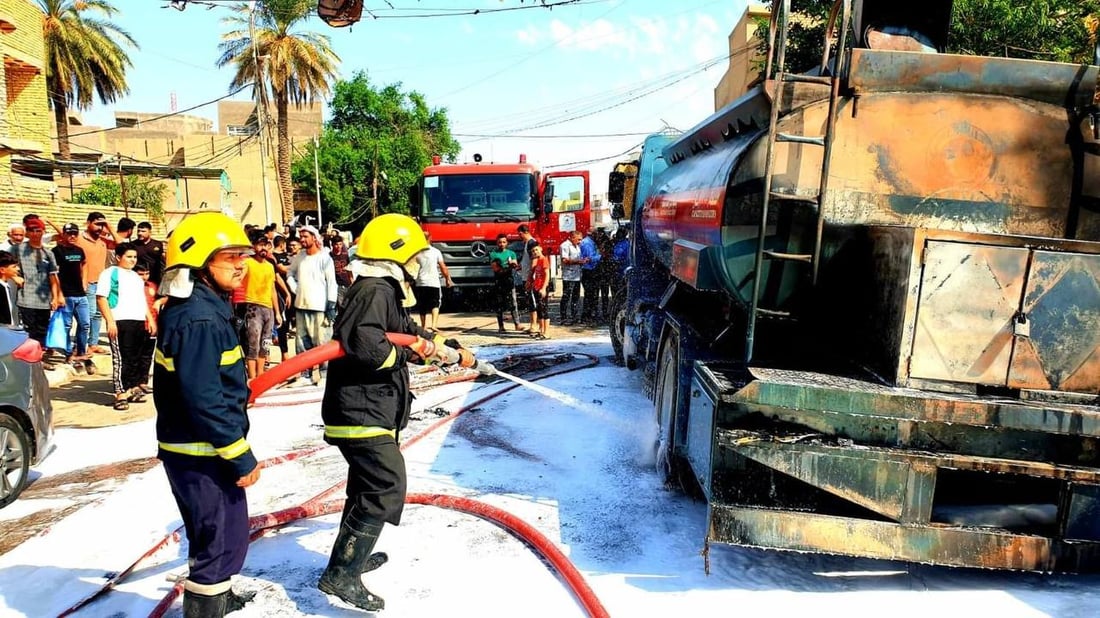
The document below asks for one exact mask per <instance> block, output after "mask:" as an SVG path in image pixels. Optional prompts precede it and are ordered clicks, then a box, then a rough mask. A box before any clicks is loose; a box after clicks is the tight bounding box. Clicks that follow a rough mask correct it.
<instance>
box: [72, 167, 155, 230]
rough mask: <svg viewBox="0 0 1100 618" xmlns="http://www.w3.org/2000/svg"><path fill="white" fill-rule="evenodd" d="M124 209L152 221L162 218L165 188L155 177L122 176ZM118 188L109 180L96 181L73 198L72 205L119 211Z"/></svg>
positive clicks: (119, 186) (120, 189) (120, 187)
mask: <svg viewBox="0 0 1100 618" xmlns="http://www.w3.org/2000/svg"><path fill="white" fill-rule="evenodd" d="M123 182H124V183H125V186H126V201H125V206H126V207H127V208H129V209H131V210H137V211H145V212H146V213H148V214H149V216H150V217H151V218H153V219H158V220H159V219H161V218H163V217H164V200H165V199H167V197H168V187H166V186H164V184H162V183H161V182H159V181H157V180H156V179H155V178H149V177H145V176H126V177H125V178H124V180H123ZM122 186H123V185H120V184H119V183H118V181H117V180H113V179H111V178H96V179H94V180H92V182H91V183H90V184H89V185H88V186H87V187H84V188H83V189H81V190H80V191H77V192H76V194H75V195H73V199H72V201H73V203H76V204H95V205H98V206H110V207H111V208H122V207H123V205H124V204H123V200H122Z"/></svg>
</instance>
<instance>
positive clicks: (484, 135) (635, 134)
mask: <svg viewBox="0 0 1100 618" xmlns="http://www.w3.org/2000/svg"><path fill="white" fill-rule="evenodd" d="M639 135H649V132H648V131H634V132H630V133H577V134H572V135H571V134H567V133H562V134H560V135H515V134H512V133H452V134H451V136H452V137H476V138H481V139H586V138H593V139H595V138H605V137H638V136H639Z"/></svg>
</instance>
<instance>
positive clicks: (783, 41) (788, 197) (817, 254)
mask: <svg viewBox="0 0 1100 618" xmlns="http://www.w3.org/2000/svg"><path fill="white" fill-rule="evenodd" d="M772 6H773V7H774V8H773V11H772V19H771V27H770V29H769V32H768V43H769V44H768V60H767V65H766V68H765V72H764V75H765V76H766V77H768V76H771V75H772V69H773V68H774V69H775V77H774V91H773V93H772V109H771V121H770V123H769V125H768V138H767V139H768V142H767V144H768V146H767V160H766V164H765V168H764V193H763V202H762V204H761V207H760V226H759V231H758V235H757V245H756V264H755V270H754V271H753V284H752V299H751V300H752V302H751V306H750V309H749V316H748V328H747V329H746V331H745V362H746V363H749V362H751V361H752V356H753V346H754V344H755V340H756V322H757V320H758V319H760V318H765V319H767V318H779V319H789V318H793V317H794V316H793V315H792V314H791V313H790V312H788V311H782V310H779V309H771V308H766V307H761V306H760V288H761V282H762V280H763V278H764V277H763V276H762V275H761V273H762V271H763V267H764V261H765V260H768V261H773V262H794V263H799V264H805V265H807V266H809V267H810V268H811V270H812V281H813V283H814V284H816V283H817V274H818V263H819V261H820V259H821V236H822V231H823V229H824V224H825V213H824V208H823V203H824V198H825V192H826V190H827V189H828V186H829V162H830V158H831V155H832V149H833V133H834V131H835V129H836V116H837V100H838V99H839V97H840V76H841V74H842V73H843V69H844V48H845V46H846V44H847V38H848V28H849V26H850V24H851V14H852V10H851V9H852V0H838V1H837V2H836V4H835V5H834V6H833V10H832V14H831V15H830V16H829V21H828V22H827V23H828V27H827V28H826V32H825V51H824V54H823V56H822V60H821V75H804V74H801V73H788V72H787V70H786V59H787V36H788V34H789V32H790V17H791V0H775V2H773V4H772ZM838 12H842V19H841V29H840V33H839V40H838V43H837V47H836V49H837V54H836V61H835V63H834V67H833V69H832V71H831V72H830V74H829V75H825V73H826V71H828V61H829V41H830V39H831V38H832V29H833V27H835V25H836V18H837V14H838ZM792 82H802V83H810V84H821V85H826V86H829V89H830V92H829V115H828V119H827V120H826V124H825V135H817V136H813V135H795V134H790V133H780V132H779V131H778V125H779V107H780V105H779V101H780V97H781V95H782V92H783V85H784V84H785V83H792ZM777 142H787V143H792V144H801V145H803V146H815V147H820V148H822V149H823V151H824V152H823V154H822V158H821V183H820V185H819V187H818V192H817V195H814V196H800V195H794V194H789V193H780V192H775V191H772V180H773V177H774V175H775V145H776V143H777ZM773 201H774V202H775V205H776V207H786V208H790V207H798V206H799V205H803V206H805V205H810V206H813V207H814V208H816V211H817V229H816V231H815V234H814V243H813V251H812V253H782V252H779V251H773V250H771V249H767V248H766V243H765V240H766V237H767V233H768V213H769V211H770V209H771V207H772V202H773Z"/></svg>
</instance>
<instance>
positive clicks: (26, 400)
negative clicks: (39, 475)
mask: <svg viewBox="0 0 1100 618" xmlns="http://www.w3.org/2000/svg"><path fill="white" fill-rule="evenodd" d="M41 361H42V346H41V345H39V344H38V342H37V341H35V340H34V339H31V338H30V337H28V336H27V333H26V331H22V330H16V329H13V328H10V327H5V326H0V508H4V507H5V506H7V505H9V504H11V503H12V502H14V501H15V499H16V498H18V497H19V494H20V493H22V491H23V489H24V488H25V487H26V486H27V480H28V475H29V474H30V467H31V466H34V465H38V464H39V463H40V462H41V461H42V460H43V459H45V458H46V455H48V454H49V453H50V450H51V442H52V441H53V406H51V405H50V386H49V383H48V382H47V381H46V373H45V371H44V370H43V369H42V362H41Z"/></svg>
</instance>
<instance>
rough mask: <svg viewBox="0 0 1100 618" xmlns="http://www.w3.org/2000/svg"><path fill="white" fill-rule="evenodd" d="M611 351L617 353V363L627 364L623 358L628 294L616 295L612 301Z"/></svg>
mask: <svg viewBox="0 0 1100 618" xmlns="http://www.w3.org/2000/svg"><path fill="white" fill-rule="evenodd" d="M610 330H611V349H612V350H613V351H614V352H615V363H616V364H618V365H623V364H625V361H626V359H625V358H623V339H624V338H625V337H626V293H625V291H623V292H622V293H619V294H616V295H615V298H614V299H612V301H611V326H610Z"/></svg>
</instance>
